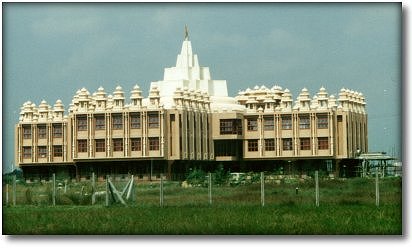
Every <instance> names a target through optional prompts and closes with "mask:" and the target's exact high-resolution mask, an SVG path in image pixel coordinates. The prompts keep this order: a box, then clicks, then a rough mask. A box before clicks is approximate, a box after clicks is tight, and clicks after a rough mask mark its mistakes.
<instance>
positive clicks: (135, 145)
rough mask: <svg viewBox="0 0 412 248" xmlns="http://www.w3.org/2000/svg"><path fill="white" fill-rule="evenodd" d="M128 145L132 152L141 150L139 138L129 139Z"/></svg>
mask: <svg viewBox="0 0 412 248" xmlns="http://www.w3.org/2000/svg"><path fill="white" fill-rule="evenodd" d="M130 143H131V144H130V145H131V150H132V151H141V150H142V140H141V139H140V138H131V139H130Z"/></svg>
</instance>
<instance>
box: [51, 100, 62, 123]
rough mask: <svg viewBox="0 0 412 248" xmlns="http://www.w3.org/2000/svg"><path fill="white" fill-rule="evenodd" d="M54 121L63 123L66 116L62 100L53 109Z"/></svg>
mask: <svg viewBox="0 0 412 248" xmlns="http://www.w3.org/2000/svg"><path fill="white" fill-rule="evenodd" d="M53 113H54V116H53V117H54V119H53V120H54V121H62V120H63V115H64V105H63V103H62V101H61V100H60V99H58V100H57V101H56V103H55V104H54V107H53Z"/></svg>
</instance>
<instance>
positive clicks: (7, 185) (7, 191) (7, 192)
mask: <svg viewBox="0 0 412 248" xmlns="http://www.w3.org/2000/svg"><path fill="white" fill-rule="evenodd" d="M8 205H9V184H6V206H8Z"/></svg>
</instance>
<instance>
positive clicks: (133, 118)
mask: <svg viewBox="0 0 412 248" xmlns="http://www.w3.org/2000/svg"><path fill="white" fill-rule="evenodd" d="M130 128H131V129H138V128H140V113H131V114H130Z"/></svg>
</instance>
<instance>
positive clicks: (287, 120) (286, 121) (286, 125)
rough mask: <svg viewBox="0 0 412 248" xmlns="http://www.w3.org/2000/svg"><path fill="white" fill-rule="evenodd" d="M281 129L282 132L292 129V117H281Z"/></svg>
mask: <svg viewBox="0 0 412 248" xmlns="http://www.w3.org/2000/svg"><path fill="white" fill-rule="evenodd" d="M282 129H283V130H288V129H292V116H291V115H282Z"/></svg>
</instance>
